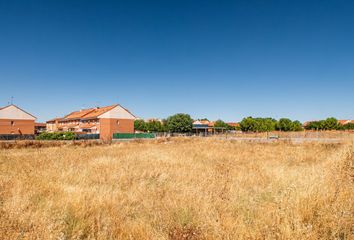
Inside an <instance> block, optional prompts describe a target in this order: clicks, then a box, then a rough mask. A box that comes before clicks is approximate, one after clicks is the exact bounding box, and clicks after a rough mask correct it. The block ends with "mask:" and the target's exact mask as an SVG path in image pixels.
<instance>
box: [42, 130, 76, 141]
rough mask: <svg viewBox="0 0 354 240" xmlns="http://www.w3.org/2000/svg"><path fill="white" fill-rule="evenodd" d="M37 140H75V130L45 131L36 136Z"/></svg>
mask: <svg viewBox="0 0 354 240" xmlns="http://www.w3.org/2000/svg"><path fill="white" fill-rule="evenodd" d="M36 139H37V140H74V139H75V133H73V132H53V133H48V132H43V133H41V134H39V135H38V136H36Z"/></svg>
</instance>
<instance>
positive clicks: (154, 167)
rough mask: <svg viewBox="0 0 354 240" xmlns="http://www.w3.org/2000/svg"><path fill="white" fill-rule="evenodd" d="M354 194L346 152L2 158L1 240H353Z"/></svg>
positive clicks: (192, 144)
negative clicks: (350, 239) (351, 238)
mask: <svg viewBox="0 0 354 240" xmlns="http://www.w3.org/2000/svg"><path fill="white" fill-rule="evenodd" d="M85 146H86V145H85ZM353 190H354V189H353V145H352V144H350V143H349V144H315V143H302V144H291V143H287V142H282V143H242V142H233V141H223V140H218V139H168V140H157V141H146V142H145V141H144V142H129V143H118V144H112V145H97V146H90V147H84V146H80V145H70V146H69V145H62V146H55V147H47V148H20V149H0V234H1V235H0V239H349V238H350V237H352V235H351V234H352V233H351V227H352V224H353V211H354V208H353V206H354V202H353V192H354V191H353Z"/></svg>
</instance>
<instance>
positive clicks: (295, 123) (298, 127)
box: [291, 120, 302, 131]
mask: <svg viewBox="0 0 354 240" xmlns="http://www.w3.org/2000/svg"><path fill="white" fill-rule="evenodd" d="M291 131H302V124H301V122H300V121H297V120H295V121H293V122H292V124H291Z"/></svg>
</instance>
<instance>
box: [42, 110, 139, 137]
mask: <svg viewBox="0 0 354 240" xmlns="http://www.w3.org/2000/svg"><path fill="white" fill-rule="evenodd" d="M134 120H135V116H134V115H133V114H132V113H131V112H130V111H128V110H127V109H125V108H124V107H122V106H121V105H119V104H115V105H111V106H106V107H96V108H89V109H81V110H79V111H74V112H72V113H69V114H68V115H66V116H64V117H63V118H55V119H52V120H49V121H47V131H48V132H57V131H64V132H66V131H71V132H76V133H93V134H100V138H101V139H103V140H110V139H112V135H113V133H134Z"/></svg>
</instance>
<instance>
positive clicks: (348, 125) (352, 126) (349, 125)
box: [343, 123, 354, 130]
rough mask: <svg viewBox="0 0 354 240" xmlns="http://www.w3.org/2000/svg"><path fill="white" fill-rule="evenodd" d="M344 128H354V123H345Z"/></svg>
mask: <svg viewBox="0 0 354 240" xmlns="http://www.w3.org/2000/svg"><path fill="white" fill-rule="evenodd" d="M343 129H344V130H354V123H347V124H345V125H343Z"/></svg>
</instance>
